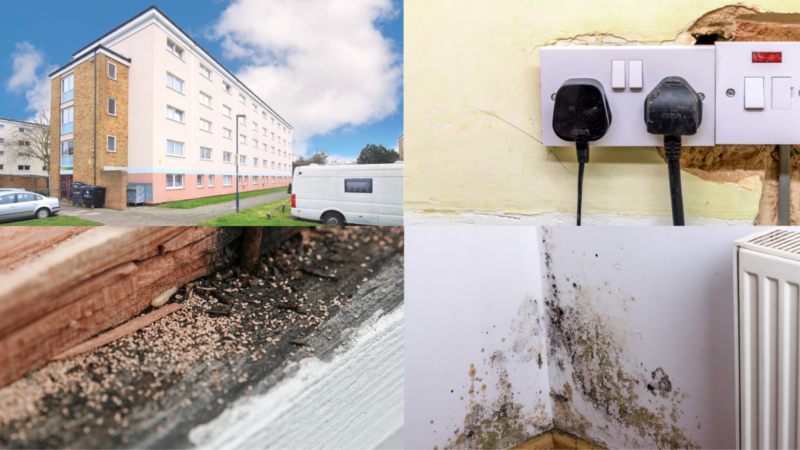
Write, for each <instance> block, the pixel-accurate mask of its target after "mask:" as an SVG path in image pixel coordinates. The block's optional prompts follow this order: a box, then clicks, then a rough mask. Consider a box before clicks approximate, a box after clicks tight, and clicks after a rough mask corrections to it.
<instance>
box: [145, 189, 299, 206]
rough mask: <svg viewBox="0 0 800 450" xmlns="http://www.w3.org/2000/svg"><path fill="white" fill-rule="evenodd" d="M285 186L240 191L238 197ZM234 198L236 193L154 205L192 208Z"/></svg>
mask: <svg viewBox="0 0 800 450" xmlns="http://www.w3.org/2000/svg"><path fill="white" fill-rule="evenodd" d="M287 189H288V188H287V187H285V186H284V187H277V188H272V189H263V190H260V191H248V192H240V193H239V199H240V200H241V199H245V198H250V197H257V196H259V195H265V194H273V193H275V192H286V190H287ZM233 200H236V194H226V195H218V196H216V197H204V198H196V199H192V200H181V201H179V202H168V203H162V204H160V205H156V206H157V207H159V208H173V209H192V208H198V207H200V206H208V205H216V204H217V203H222V202H230V201H233Z"/></svg>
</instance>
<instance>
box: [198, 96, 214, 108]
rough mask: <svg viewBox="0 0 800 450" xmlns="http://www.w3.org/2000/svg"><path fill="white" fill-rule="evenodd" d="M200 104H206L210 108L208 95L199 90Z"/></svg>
mask: <svg viewBox="0 0 800 450" xmlns="http://www.w3.org/2000/svg"><path fill="white" fill-rule="evenodd" d="M200 104H201V105H203V106H207V107H209V108H211V97H209V96H208V95H206V94H205V93H203V92H201V93H200Z"/></svg>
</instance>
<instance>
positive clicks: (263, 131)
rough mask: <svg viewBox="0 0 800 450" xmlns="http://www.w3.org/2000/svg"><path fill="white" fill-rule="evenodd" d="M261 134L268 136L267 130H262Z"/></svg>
mask: <svg viewBox="0 0 800 450" xmlns="http://www.w3.org/2000/svg"><path fill="white" fill-rule="evenodd" d="M261 134H263V135H264V136H266V135H267V129H266V128H262V129H261Z"/></svg>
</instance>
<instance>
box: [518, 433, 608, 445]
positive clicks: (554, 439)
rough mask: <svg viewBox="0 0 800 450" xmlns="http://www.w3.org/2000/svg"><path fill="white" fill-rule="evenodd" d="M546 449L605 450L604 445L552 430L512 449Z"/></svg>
mask: <svg viewBox="0 0 800 450" xmlns="http://www.w3.org/2000/svg"><path fill="white" fill-rule="evenodd" d="M544 449H577V450H603V449H604V447H598V446H596V445H594V444H591V443H589V442H586V441H584V440H583V439H580V438H577V437H575V436H573V435H571V434H568V433H564V432H563V431H559V430H550V431H546V432H544V433H542V434H540V435H538V436H535V437H532V438H530V439H528V440H527V441H525V442H522V443H520V444H517V445H515V446H513V447H511V449H510V450H544Z"/></svg>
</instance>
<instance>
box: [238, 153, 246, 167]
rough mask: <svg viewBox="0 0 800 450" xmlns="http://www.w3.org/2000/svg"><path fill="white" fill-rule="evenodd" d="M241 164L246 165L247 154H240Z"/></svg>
mask: <svg viewBox="0 0 800 450" xmlns="http://www.w3.org/2000/svg"><path fill="white" fill-rule="evenodd" d="M239 165H240V166H246V165H247V156H244V155H239Z"/></svg>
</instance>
